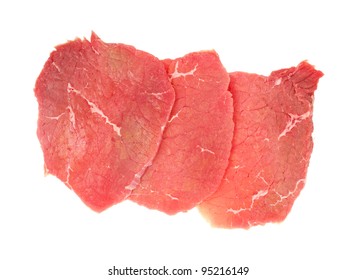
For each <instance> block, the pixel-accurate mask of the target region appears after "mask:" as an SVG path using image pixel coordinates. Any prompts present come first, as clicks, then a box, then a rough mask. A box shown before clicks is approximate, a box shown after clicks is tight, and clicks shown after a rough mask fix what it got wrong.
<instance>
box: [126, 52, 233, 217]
mask: <svg viewBox="0 0 357 280" xmlns="http://www.w3.org/2000/svg"><path fill="white" fill-rule="evenodd" d="M164 63H165V65H166V68H167V70H168V75H169V78H170V80H171V83H172V85H173V87H174V89H175V93H176V99H175V103H174V106H173V109H172V112H171V115H170V118H169V121H168V124H167V126H166V129H165V131H164V134H163V140H162V142H161V145H160V149H159V152H158V153H157V155H156V157H155V159H154V161H153V164H152V165H151V166H150V167H148V169H147V170H146V172H145V174H144V175H143V177H142V178H141V182H140V184H139V185H138V187H137V188H136V189H135V190H133V192H132V194H131V196H130V199H131V200H133V201H135V202H137V203H139V204H141V205H144V206H146V207H148V208H152V209H158V210H160V211H163V212H165V213H168V214H175V213H177V212H180V211H187V210H189V209H191V208H193V207H195V206H196V205H197V204H198V203H200V202H201V201H202V200H204V199H205V198H207V197H208V196H209V195H211V194H212V193H213V192H215V191H216V190H217V187H218V186H219V184H220V182H221V180H222V178H223V175H224V172H225V169H226V167H227V164H228V158H229V155H230V150H231V144H232V137H233V127H234V124H233V101H232V95H231V93H230V92H228V91H227V89H228V85H229V75H228V73H227V72H226V70H225V69H224V67H223V65H222V64H221V62H220V60H219V57H218V55H217V53H216V52H214V51H203V52H197V53H190V54H188V55H186V56H184V57H182V58H179V59H176V60H172V61H171V60H165V61H164Z"/></svg>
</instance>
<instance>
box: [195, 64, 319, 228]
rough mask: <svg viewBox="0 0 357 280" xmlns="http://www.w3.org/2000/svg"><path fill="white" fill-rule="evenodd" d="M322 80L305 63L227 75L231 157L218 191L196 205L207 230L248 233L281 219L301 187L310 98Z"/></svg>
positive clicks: (307, 153) (308, 136) (307, 150)
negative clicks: (230, 100) (237, 229)
mask: <svg viewBox="0 0 357 280" xmlns="http://www.w3.org/2000/svg"><path fill="white" fill-rule="evenodd" d="M322 75H323V74H322V72H320V71H317V70H315V69H314V67H313V66H311V65H310V64H308V63H307V62H302V63H301V64H299V65H298V66H297V67H292V68H290V69H283V70H280V71H276V72H273V73H272V74H271V75H270V76H269V77H264V76H259V75H256V74H248V73H242V72H236V73H232V74H230V78H231V81H230V87H229V88H230V91H231V92H232V95H233V102H234V122H235V131H234V136H233V147H232V153H231V156H230V159H229V165H228V168H227V171H226V173H225V175H224V178H223V181H222V183H221V185H220V187H219V189H218V190H217V192H215V193H214V194H213V195H212V196H211V197H209V198H208V199H207V200H206V201H205V202H203V203H202V204H201V205H199V210H200V212H201V213H202V214H203V215H204V216H205V217H206V218H207V219H208V220H209V221H210V223H211V224H212V225H213V226H216V227H224V228H234V227H242V228H249V227H250V226H253V225H261V224H264V223H267V222H280V221H282V220H284V219H285V217H286V216H287V214H288V213H289V211H290V210H291V207H292V205H293V203H294V201H295V199H296V198H297V196H298V195H299V193H300V191H301V189H302V188H303V187H304V185H305V177H306V172H307V167H308V164H309V159H310V155H311V151H312V148H313V142H312V138H311V133H312V131H313V124H312V110H313V107H312V105H313V94H314V91H315V89H316V87H317V83H318V80H319V78H320V77H321V76H322Z"/></svg>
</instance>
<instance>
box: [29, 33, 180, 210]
mask: <svg viewBox="0 0 357 280" xmlns="http://www.w3.org/2000/svg"><path fill="white" fill-rule="evenodd" d="M35 94H36V97H37V100H38V103H39V119H38V130H37V134H38V138H39V140H40V143H41V146H42V149H43V151H44V158H45V168H46V170H47V172H48V173H51V174H54V175H55V176H57V177H58V178H59V179H60V180H62V181H63V182H64V183H65V184H66V185H67V186H68V187H70V188H71V189H73V190H74V191H75V192H76V193H77V194H78V196H79V197H80V198H81V199H82V200H83V201H84V202H85V203H86V204H87V205H88V206H89V207H91V208H92V209H93V210H95V211H102V210H104V209H106V208H108V207H109V206H111V205H113V204H115V203H118V202H120V201H122V200H123V199H125V198H126V197H127V196H128V195H129V194H130V192H131V191H132V189H134V188H135V186H136V185H137V184H138V182H139V179H140V177H141V176H142V174H143V173H144V171H145V169H146V168H147V166H149V165H150V164H151V161H152V160H153V158H154V156H155V154H156V152H157V150H158V146H159V143H160V141H161V138H162V131H163V129H164V127H165V125H166V123H167V121H168V117H169V114H170V112H171V108H172V105H173V102H174V90H173V88H172V86H171V84H170V81H169V79H168V77H167V73H166V71H165V68H164V65H163V64H162V63H161V62H160V61H159V60H158V59H157V58H155V57H154V56H152V55H150V54H148V53H145V52H142V51H139V50H136V49H135V48H133V47H131V46H127V45H123V44H105V43H103V42H102V41H101V40H100V39H99V38H98V37H97V36H96V35H95V34H92V38H91V42H89V41H87V40H83V41H82V40H79V39H77V40H75V41H72V42H68V43H67V44H64V45H61V46H58V47H57V48H56V51H54V52H53V53H52V54H51V56H50V58H49V59H48V61H47V63H46V65H45V66H44V69H43V71H42V72H41V74H40V76H39V78H38V80H37V82H36V86H35Z"/></svg>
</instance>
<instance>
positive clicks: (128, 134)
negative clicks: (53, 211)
mask: <svg viewBox="0 0 357 280" xmlns="http://www.w3.org/2000/svg"><path fill="white" fill-rule="evenodd" d="M322 75H323V74H322V72H321V71H318V70H315V68H314V67H313V66H312V65H310V64H309V63H308V62H306V61H304V62H302V63H300V64H299V65H298V66H297V67H292V68H288V69H282V70H278V71H275V72H272V74H271V75H270V76H269V77H265V76H261V75H257V74H249V73H244V72H234V73H230V74H229V73H227V71H226V70H225V68H224V67H223V65H222V63H221V62H220V59H219V57H218V54H217V53H216V52H215V51H201V52H194V53H190V54H187V55H185V56H183V57H181V58H178V59H165V60H159V59H158V58H156V57H154V56H153V55H151V54H149V53H146V52H144V51H140V50H137V49H135V48H134V47H132V46H128V45H124V44H109V43H104V42H103V41H101V40H100V39H99V38H98V36H97V35H96V34H94V33H92V37H91V40H90V41H88V40H86V39H83V40H80V39H76V40H74V41H69V42H67V43H66V44H63V45H60V46H58V47H56V50H55V51H53V52H52V53H51V55H50V57H49V59H48V60H47V62H46V64H45V66H44V68H43V70H42V72H41V74H40V76H39V77H38V79H37V81H36V85H35V95H36V97H37V101H38V104H39V117H38V127H37V135H38V138H39V141H40V144H41V147H42V150H43V153H44V163H45V172H46V173H50V174H53V175H55V176H56V177H58V178H59V179H60V180H61V181H62V182H63V183H64V184H65V185H67V186H68V187H69V188H70V189H72V190H73V191H74V192H75V193H76V194H77V195H78V196H79V197H80V199H81V200H82V201H83V202H84V203H85V204H86V205H87V206H89V207H90V208H91V209H93V210H94V211H97V212H101V211H103V210H105V209H107V208H108V207H111V206H112V205H114V204H117V203H119V202H121V201H123V200H125V199H129V200H132V201H134V202H136V203H137V204H140V205H143V206H145V207H147V208H150V209H156V210H159V211H162V212H164V213H166V214H176V213H178V212H183V211H187V210H189V209H191V208H193V207H195V206H198V208H199V211H200V212H201V213H202V215H203V216H204V217H205V218H206V219H207V220H208V221H209V222H210V223H211V224H212V226H215V227H223V228H249V227H251V226H254V225H262V224H265V223H268V222H280V221H282V220H284V219H285V217H286V216H287V214H288V213H289V211H290V210H291V208H292V205H293V203H294V201H295V199H296V198H297V196H298V195H299V193H300V191H301V189H302V188H303V187H304V185H305V178H306V174H307V168H308V164H309V160H310V155H311V152H312V148H313V142H312V137H311V134H312V131H313V124H312V112H313V99H314V98H313V97H314V91H315V90H316V88H317V83H318V80H319V79H320V78H321V77H322Z"/></svg>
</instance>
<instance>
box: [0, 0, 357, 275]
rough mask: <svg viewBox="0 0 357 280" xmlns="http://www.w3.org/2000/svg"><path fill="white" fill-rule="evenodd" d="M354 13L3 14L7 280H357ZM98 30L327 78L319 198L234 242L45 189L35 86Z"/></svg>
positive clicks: (89, 7)
mask: <svg viewBox="0 0 357 280" xmlns="http://www.w3.org/2000/svg"><path fill="white" fill-rule="evenodd" d="M353 2H354V1H342V0H340V1H223V0H221V1H193V0H192V1H182V0H181V1H104V0H103V1H82V2H80V1H78V2H77V1H74V0H72V1H64V0H62V1H42V2H40V1H2V2H1V4H0V31H1V32H0V36H1V37H0V71H1V72H0V81H1V83H0V84H1V87H0V91H1V100H0V104H1V107H0V129H1V137H0V143H1V145H0V165H1V166H0V179H1V181H0V279H6V280H9V279H39V280H40V279H41V280H42V279H98V280H99V279H114V278H118V279H133V280H134V279H145V278H144V277H134V276H132V277H128V278H124V277H118V276H108V275H107V273H108V269H109V268H110V267H112V266H113V265H116V266H117V267H125V266H132V267H137V268H140V267H141V268H144V267H148V266H154V267H161V266H163V265H166V266H167V267H170V268H175V267H176V268H179V267H188V268H192V269H198V270H199V269H200V267H201V266H242V265H243V266H249V268H250V272H249V274H248V276H246V277H241V278H242V279H357V271H356V268H355V265H356V260H357V255H356V252H357V241H356V235H357V230H356V220H357V219H356V214H357V207H356V205H357V204H356V194H357V191H356V189H357V183H356V173H357V163H356V158H357V150H356V143H357V137H356V135H357V133H356V130H357V126H356V121H357V117H356V111H357V110H356V104H357V103H356V102H357V98H356V96H357V92H356V80H357V78H356V74H357V71H356V65H357V56H356V50H357V44H356V28H355V26H357V20H356V8H355V6H354V5H353ZM5 3H6V4H5ZM10 3H11V4H10ZM92 30H94V31H95V32H96V33H97V34H98V35H99V36H100V37H101V38H102V39H103V40H104V41H106V42H122V43H126V44H130V45H134V46H135V47H136V48H138V49H141V50H145V51H147V52H150V53H152V54H154V55H156V56H157V57H159V58H160V59H163V58H167V57H171V58H176V57H180V56H182V55H184V54H186V53H188V52H191V51H198V50H203V49H215V50H216V51H217V52H218V53H219V55H220V57H221V60H222V62H223V64H224V65H225V66H226V68H227V70H228V71H236V70H240V71H246V72H256V73H259V74H265V75H268V74H269V73H270V72H271V71H272V70H277V69H280V68H284V67H290V66H295V65H297V64H298V63H299V62H300V61H302V60H305V59H308V60H309V62H310V63H312V64H314V65H315V66H316V68H317V69H319V70H322V71H323V72H324V73H325V76H324V77H323V78H322V79H321V80H320V83H319V87H318V90H317V92H316V98H315V111H314V124H315V131H314V140H315V148H314V151H313V154H312V158H311V164H310V168H309V172H308V178H307V184H306V186H305V189H304V190H303V191H302V193H301V195H300V196H299V198H298V199H297V201H296V203H295V204H294V207H293V209H292V211H291V213H290V215H289V216H288V218H287V219H286V220H285V221H284V222H283V223H281V224H273V225H271V224H270V225H266V226H260V227H255V228H252V229H250V230H240V229H237V230H222V229H213V228H211V227H210V226H209V225H208V224H207V223H206V221H205V220H203V219H202V218H201V217H200V215H199V214H198V213H197V211H196V210H192V211H190V212H189V213H186V214H179V215H176V216H174V217H169V216H166V215H164V214H161V213H158V212H156V211H149V210H147V209H145V208H143V207H139V206H137V205H135V204H133V203H131V202H125V203H122V204H119V205H117V206H114V207H112V208H111V209H109V210H107V211H105V212H104V213H102V214H97V213H94V212H93V211H91V210H89V208H87V207H86V206H85V205H84V204H82V202H81V201H80V200H79V199H78V198H77V197H76V196H75V194H74V193H73V192H71V191H70V190H69V189H68V188H67V187H65V186H64V185H63V184H62V183H60V182H59V181H58V180H56V179H55V178H53V177H52V176H47V177H44V172H43V157H42V151H41V149H40V145H39V142H38V140H37V137H36V121H37V102H36V99H35V97H34V93H33V87H34V84H35V80H36V78H37V76H38V75H39V73H40V71H41V69H42V67H43V65H44V63H45V61H46V60H47V58H48V56H49V54H50V52H51V51H52V50H53V48H54V46H55V45H57V44H61V43H64V42H66V41H67V40H72V39H74V38H75V37H77V36H78V37H80V38H83V37H87V38H88V37H89V36H90V33H91V31H92ZM161 278H162V279H201V278H202V279H211V278H210V277H201V278H200V277H199V274H198V273H197V274H196V275H195V276H191V277H186V278H184V277H181V278H179V277H176V278H175V277H171V278H168V277H161ZM220 278H221V277H218V276H215V277H214V278H212V279H220ZM235 278H238V279H239V278H240V277H233V276H231V277H227V279H235ZM152 279H154V277H153V278H152Z"/></svg>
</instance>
